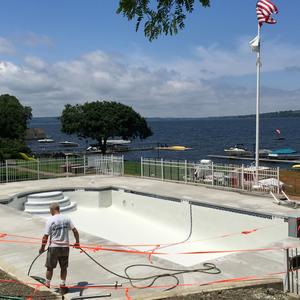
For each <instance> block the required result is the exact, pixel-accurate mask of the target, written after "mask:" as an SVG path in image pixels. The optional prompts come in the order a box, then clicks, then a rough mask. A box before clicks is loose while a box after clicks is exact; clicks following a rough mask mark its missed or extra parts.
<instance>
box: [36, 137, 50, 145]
mask: <svg viewBox="0 0 300 300" xmlns="http://www.w3.org/2000/svg"><path fill="white" fill-rule="evenodd" d="M38 142H39V143H41V144H48V143H54V140H52V139H47V138H46V139H40V140H38Z"/></svg>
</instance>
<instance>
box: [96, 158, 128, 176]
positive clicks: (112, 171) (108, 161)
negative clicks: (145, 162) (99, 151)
mask: <svg viewBox="0 0 300 300" xmlns="http://www.w3.org/2000/svg"><path fill="white" fill-rule="evenodd" d="M95 167H96V173H97V174H105V175H114V176H122V175H124V157H123V156H113V155H112V156H99V157H97V158H96V159H95Z"/></svg>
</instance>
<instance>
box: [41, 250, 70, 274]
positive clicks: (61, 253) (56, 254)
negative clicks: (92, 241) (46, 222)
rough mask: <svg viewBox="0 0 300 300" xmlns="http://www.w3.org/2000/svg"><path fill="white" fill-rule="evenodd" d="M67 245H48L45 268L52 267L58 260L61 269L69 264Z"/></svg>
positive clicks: (54, 266)
mask: <svg viewBox="0 0 300 300" xmlns="http://www.w3.org/2000/svg"><path fill="white" fill-rule="evenodd" d="M69 252H70V248H69V247H49V249H48V251H47V259H46V264H45V266H46V268H51V269H54V268H56V266H57V262H59V266H60V268H61V269H66V268H67V267H68V265H69Z"/></svg>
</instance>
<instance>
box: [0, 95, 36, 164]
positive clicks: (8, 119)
mask: <svg viewBox="0 0 300 300" xmlns="http://www.w3.org/2000/svg"><path fill="white" fill-rule="evenodd" d="M31 117H32V114H31V108H30V107H29V106H23V105H22V104H21V103H20V101H19V100H18V99H17V98H16V97H14V96H11V95H8V94H5V95H1V96H0V160H4V159H7V158H16V157H19V152H29V151H30V149H29V148H28V147H26V145H25V142H24V137H25V130H26V128H27V122H28V121H29V120H30V119H31Z"/></svg>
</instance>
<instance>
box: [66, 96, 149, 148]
mask: <svg viewBox="0 0 300 300" xmlns="http://www.w3.org/2000/svg"><path fill="white" fill-rule="evenodd" d="M60 119H61V123H62V131H63V132H65V133H68V134H74V133H75V134H77V135H78V136H80V137H84V138H87V137H89V138H92V139H95V140H97V141H98V144H99V146H100V149H101V152H102V154H105V153H106V150H107V140H108V138H112V137H121V138H123V139H125V140H127V139H134V138H141V139H145V138H147V137H148V136H150V135H152V131H151V129H150V128H149V127H148V125H147V122H146V120H145V119H144V118H143V117H141V115H140V114H138V113H137V112H135V111H134V110H133V109H132V108H131V107H129V106H127V105H124V104H121V103H117V102H110V101H95V102H90V103H89V102H86V103H84V104H82V105H78V104H77V105H74V106H72V105H70V104H67V105H65V108H64V110H63V112H62V115H61V117H60Z"/></svg>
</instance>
